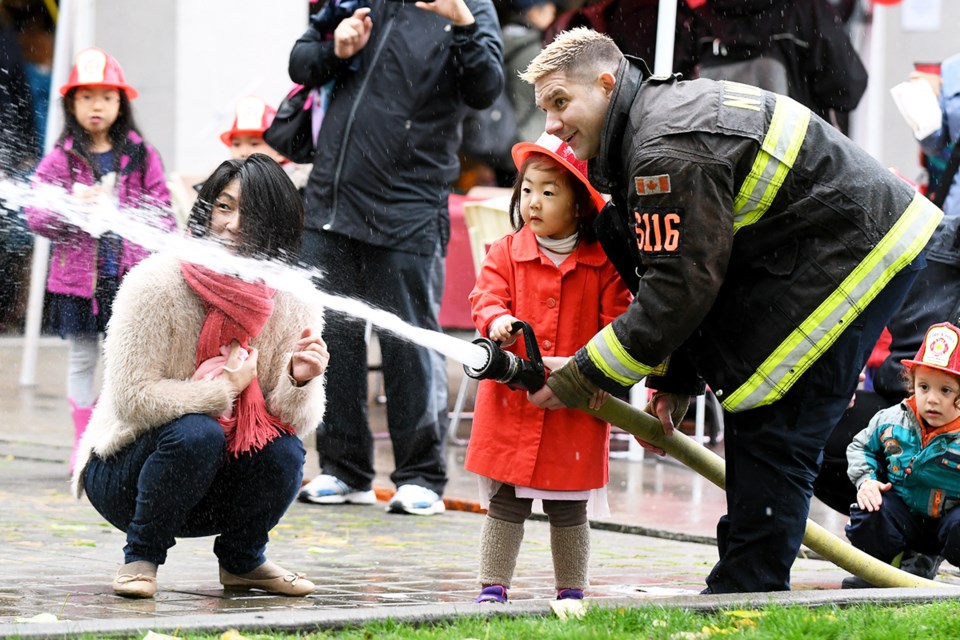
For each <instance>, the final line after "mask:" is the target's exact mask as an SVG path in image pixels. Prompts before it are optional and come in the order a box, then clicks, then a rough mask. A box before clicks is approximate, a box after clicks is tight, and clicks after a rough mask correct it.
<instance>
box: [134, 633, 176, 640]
mask: <svg viewBox="0 0 960 640" xmlns="http://www.w3.org/2000/svg"><path fill="white" fill-rule="evenodd" d="M143 640H183V638H180V637H179V636H168V635H166V634H165V633H155V632H153V631H147V635H145V636H143Z"/></svg>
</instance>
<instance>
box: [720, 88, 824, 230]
mask: <svg viewBox="0 0 960 640" xmlns="http://www.w3.org/2000/svg"><path fill="white" fill-rule="evenodd" d="M809 124H810V110H809V109H807V108H806V107H804V106H803V105H801V104H799V103H798V102H796V101H795V100H792V99H790V98H787V97H786V96H777V103H776V106H774V108H773V118H772V119H771V120H770V127H769V128H768V129H767V135H766V136H764V139H763V143H762V144H761V145H760V150H759V151H758V152H757V157H756V158H754V160H753V166H752V167H751V168H750V173H749V174H747V177H746V179H745V180H744V181H743V184H742V185H740V190H739V192H738V193H737V197H736V198H734V201H733V232H734V233H736V232H737V231H739V230H740V228H741V227H745V226H747V225H750V224H753V223H754V222H756V221H757V220H759V219H760V218H761V217H762V216H763V214H765V213H766V212H767V210H768V209H769V208H770V205H771V204H773V200H774V198H776V197H777V193H778V192H779V191H780V187H781V186H783V181H784V180H786V178H787V174H788V173H790V169H792V168H793V164H794V162H796V160H797V155H798V154H799V153H800V147H801V146H803V140H804V138H806V135H807V127H808V126H809Z"/></svg>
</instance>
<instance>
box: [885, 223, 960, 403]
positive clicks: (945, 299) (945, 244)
mask: <svg viewBox="0 0 960 640" xmlns="http://www.w3.org/2000/svg"><path fill="white" fill-rule="evenodd" d="M938 322H952V323H953V324H960V216H951V217H948V218H944V220H943V222H942V223H941V224H940V226H939V227H938V228H937V231H936V232H935V233H934V234H933V238H932V239H931V240H930V244H929V245H928V246H927V268H926V269H924V270H923V271H922V272H920V274H919V275H918V276H917V279H916V280H915V281H914V283H913V285H912V286H911V287H910V291H909V292H908V293H907V297H906V298H904V300H903V304H902V305H900V308H899V309H898V310H897V312H896V313H894V314H893V317H892V318H890V322H889V323H887V329H889V330H890V336H891V338H892V340H891V341H890V355H889V356H888V357H887V359H886V360H884V361H883V363H881V365H880V367H878V369H877V371H876V373H875V374H874V377H873V388H874V390H875V391H876V392H877V393H879V394H880V395H882V396H883V397H884V398H886V399H887V400H888V401H889V403H890V404H894V403H896V402H899V401H900V400H902V399H903V398H905V397H907V395H908V394H907V389H906V386H905V384H904V380H903V365H902V364H900V361H901V360H903V359H907V358H913V357H915V356H916V355H917V351H918V350H919V349H920V346H921V345H922V344H923V337H924V335H925V334H926V332H927V329H929V328H930V326H931V325H934V324H936V323H938Z"/></svg>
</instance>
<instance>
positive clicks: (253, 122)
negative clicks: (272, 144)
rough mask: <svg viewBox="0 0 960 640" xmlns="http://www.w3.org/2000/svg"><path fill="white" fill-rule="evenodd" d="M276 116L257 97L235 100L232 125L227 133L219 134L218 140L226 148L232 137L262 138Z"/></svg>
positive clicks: (273, 110) (275, 111)
mask: <svg viewBox="0 0 960 640" xmlns="http://www.w3.org/2000/svg"><path fill="white" fill-rule="evenodd" d="M275 115H277V110H276V109H274V108H273V107H271V106H270V105H268V104H267V103H266V102H264V101H263V99H262V98H258V97H257V96H247V97H245V98H240V99H239V100H237V106H236V108H235V109H234V113H233V125H232V126H231V127H230V129H229V130H228V131H224V132H223V133H221V134H220V140H222V141H223V144H225V145H227V146H228V147H229V146H230V144H231V143H232V142H233V137H234V136H240V135H250V136H261V137H262V136H263V132H264V131H266V130H267V127H269V126H270V123H271V122H273V117H274V116H275Z"/></svg>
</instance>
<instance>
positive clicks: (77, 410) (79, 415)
mask: <svg viewBox="0 0 960 640" xmlns="http://www.w3.org/2000/svg"><path fill="white" fill-rule="evenodd" d="M68 400H69V401H70V415H72V416H73V453H71V454H70V475H73V468H74V466H76V464H77V449H78V447H79V446H80V438H82V437H83V432H84V431H86V430H87V423H88V422H90V414H91V413H93V407H78V406H77V405H76V403H75V402H74V401H73V400H71V399H69V398H68Z"/></svg>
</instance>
